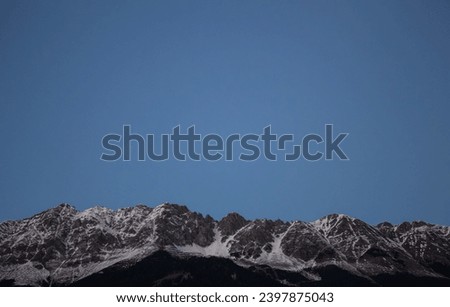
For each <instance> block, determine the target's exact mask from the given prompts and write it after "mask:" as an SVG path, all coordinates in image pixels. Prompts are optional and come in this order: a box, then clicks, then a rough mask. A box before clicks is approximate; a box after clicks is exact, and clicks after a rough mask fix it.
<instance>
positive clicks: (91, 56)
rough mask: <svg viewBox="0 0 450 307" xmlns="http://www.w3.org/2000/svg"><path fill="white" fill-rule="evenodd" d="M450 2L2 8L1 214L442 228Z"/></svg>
mask: <svg viewBox="0 0 450 307" xmlns="http://www.w3.org/2000/svg"><path fill="white" fill-rule="evenodd" d="M449 55H450V2H449V1H437V0H436V1H312V0H311V1H209V0H208V1H31V0H29V1H16V0H14V1H5V0H1V1H0V142H1V147H0V148H1V150H0V220H7V219H18V218H23V217H27V216H30V215H32V214H34V213H37V212H40V211H41V210H44V209H47V208H49V207H52V206H55V205H57V204H59V203H61V202H68V203H71V204H73V205H74V206H76V207H77V208H78V209H80V210H81V209H85V208H88V207H91V206H93V205H96V204H100V205H104V206H106V207H110V208H119V207H124V206H131V205H135V204H138V203H145V204H148V205H151V206H153V205H157V204H159V203H161V202H165V201H168V202H174V203H181V204H186V205H187V206H188V207H189V208H190V209H192V210H196V211H200V212H202V213H205V214H206V213H208V214H211V215H212V216H213V217H215V218H221V217H222V216H223V215H224V214H226V213H227V212H229V211H237V212H240V213H241V214H243V215H244V216H246V217H248V218H257V217H258V218H281V219H285V220H294V219H300V220H305V221H311V220H314V219H317V218H320V217H321V216H323V215H326V214H329V213H335V212H336V213H345V214H349V215H351V216H355V217H358V218H361V219H364V220H366V221H368V222H370V223H378V222H381V221H384V220H389V221H392V222H394V223H398V222H401V221H404V220H418V219H420V220H427V221H429V222H433V223H440V224H446V225H450V121H449V115H450V56H449ZM327 123H332V124H334V125H335V129H336V130H338V131H340V132H349V133H350V135H349V137H348V138H347V139H346V140H345V142H344V143H343V144H342V145H343V148H344V149H345V152H346V153H347V154H348V156H349V158H350V161H347V162H342V161H338V160H334V161H323V160H321V161H318V162H314V163H311V162H307V161H305V160H299V161H297V162H283V161H277V162H270V161H266V160H258V161H256V162H251V163H249V162H237V161H235V162H226V161H219V162H205V161H202V162H192V161H191V162H189V161H187V162H178V161H174V160H171V161H167V162H158V163H156V162H151V161H146V162H137V161H131V162H112V163H111V162H109V163H108V162H103V161H101V160H100V159H99V157H100V155H101V153H102V152H103V150H102V147H101V138H102V137H103V136H104V135H105V134H107V133H110V132H116V133H121V129H122V125H124V124H130V125H131V126H132V129H133V131H134V132H139V133H142V134H145V133H156V134H158V133H168V132H170V130H171V129H172V128H173V127H174V126H176V125H178V124H180V125H181V126H182V127H183V128H184V129H186V128H187V127H188V126H190V125H192V124H195V125H196V129H197V131H198V132H200V133H203V134H205V133H213V132H215V133H220V134H222V135H225V136H226V135H228V134H231V133H241V134H245V133H250V132H255V133H259V132H262V129H263V127H265V126H266V125H269V124H271V125H272V130H273V131H274V132H276V133H279V134H281V133H294V134H295V135H296V136H297V137H301V136H303V135H304V134H305V133H308V132H318V133H321V132H323V129H324V128H323V127H324V125H325V124H327Z"/></svg>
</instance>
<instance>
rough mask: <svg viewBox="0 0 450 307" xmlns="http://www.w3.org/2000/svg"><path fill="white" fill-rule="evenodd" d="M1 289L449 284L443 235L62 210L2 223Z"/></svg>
mask: <svg viewBox="0 0 450 307" xmlns="http://www.w3.org/2000/svg"><path fill="white" fill-rule="evenodd" d="M0 285H3V286H13V285H27V286H28V285H31V286H49V285H51V286H281V285H285V286H378V285H387V286H449V285H450V228H449V227H445V226H438V225H432V224H428V223H425V222H412V223H408V222H405V223H402V224H400V225H396V226H395V225H392V224H390V223H387V222H385V223H382V224H379V225H377V226H371V225H368V224H367V223H365V222H363V221H361V220H358V219H355V218H351V217H348V216H345V215H337V214H332V215H329V216H326V217H324V218H322V219H319V220H317V221H314V222H311V223H306V222H301V221H296V222H284V221H280V220H277V221H272V220H266V219H264V220H254V221H249V220H246V219H245V218H244V217H242V216H240V215H239V214H237V213H230V214H228V215H227V216H225V217H224V218H223V219H221V220H220V221H216V220H214V219H213V218H212V217H210V216H208V215H207V216H203V215H202V214H199V213H196V212H191V211H189V209H188V208H187V207H185V206H179V205H174V204H163V205H159V206H157V207H155V208H150V207H147V206H143V205H139V206H136V207H131V208H124V209H119V210H110V209H107V208H103V207H94V208H91V209H88V210H85V211H81V212H80V211H77V210H76V209H75V208H74V207H72V206H70V205H67V204H62V205H60V206H58V207H56V208H52V209H49V210H47V211H44V212H42V213H39V214H37V215H34V216H32V217H30V218H27V219H24V220H20V221H7V222H3V223H1V224H0Z"/></svg>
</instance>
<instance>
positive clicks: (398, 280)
mask: <svg viewBox="0 0 450 307" xmlns="http://www.w3.org/2000/svg"><path fill="white" fill-rule="evenodd" d="M314 271H315V272H314V273H315V274H318V275H320V277H321V280H317V281H311V280H309V279H307V278H305V277H304V276H303V275H302V274H300V273H295V272H290V271H283V270H277V269H273V268H271V267H269V266H250V267H247V268H244V267H242V266H239V265H236V264H235V263H234V262H233V261H231V260H228V259H224V258H218V257H209V258H204V257H183V258H178V257H174V256H172V255H171V254H170V253H168V252H165V251H158V252H156V253H154V254H153V255H151V256H149V257H147V258H145V259H143V260H142V261H140V262H138V263H136V264H133V265H131V266H129V267H126V266H123V265H117V266H112V267H109V268H107V269H105V270H103V271H101V272H98V273H95V274H93V275H91V276H88V277H86V278H84V279H82V280H79V281H77V282H75V283H73V284H72V286H82V287H83V286H88V287H92V286H93V287H95V286H114V287H128V286H130V287H145V286H159V287H166V286H182V287H183V286H186V287H193V286H201V287H208V286H211V287H213V286H218V287H227V286H236V287H245V286H249V287H256V286H330V287H344V286H356V287H358V286H450V279H444V278H430V277H415V276H413V275H407V274H398V275H388V274H386V275H379V276H375V277H373V278H371V279H367V278H364V277H360V276H356V275H352V274H351V273H349V272H347V271H345V270H342V269H341V268H339V267H337V266H333V265H329V266H326V267H323V268H320V269H316V270H314Z"/></svg>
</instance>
